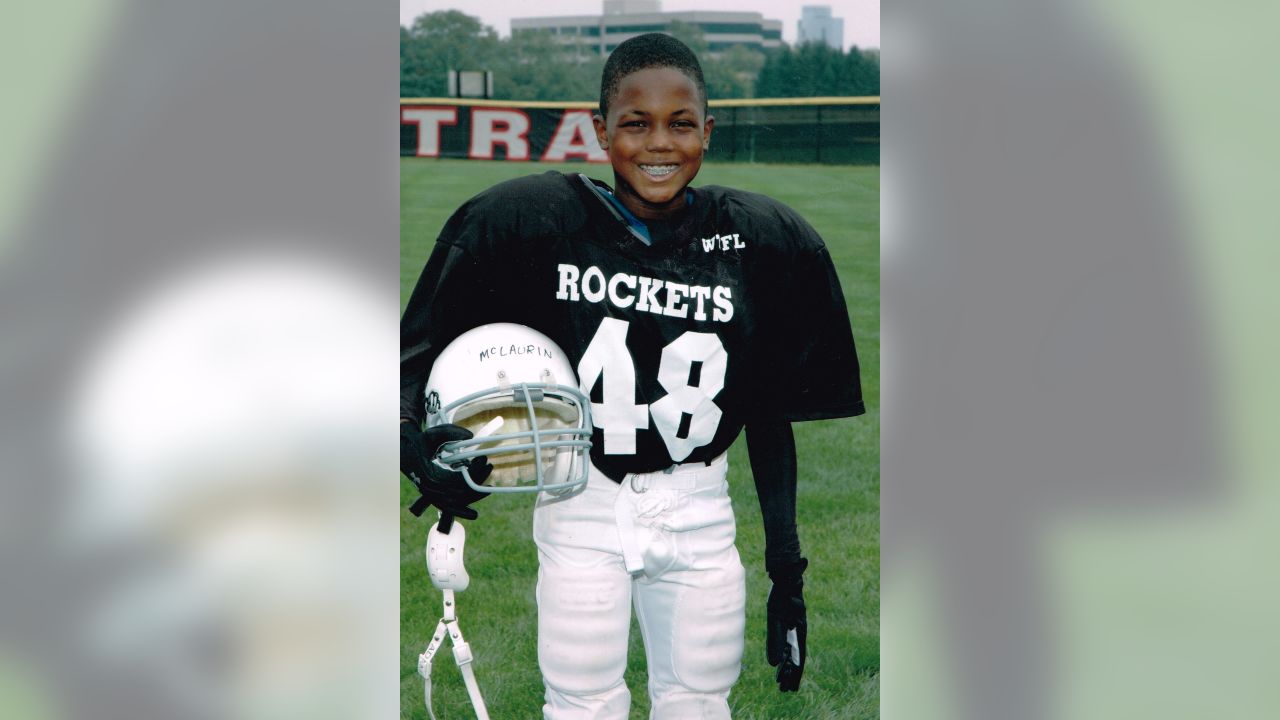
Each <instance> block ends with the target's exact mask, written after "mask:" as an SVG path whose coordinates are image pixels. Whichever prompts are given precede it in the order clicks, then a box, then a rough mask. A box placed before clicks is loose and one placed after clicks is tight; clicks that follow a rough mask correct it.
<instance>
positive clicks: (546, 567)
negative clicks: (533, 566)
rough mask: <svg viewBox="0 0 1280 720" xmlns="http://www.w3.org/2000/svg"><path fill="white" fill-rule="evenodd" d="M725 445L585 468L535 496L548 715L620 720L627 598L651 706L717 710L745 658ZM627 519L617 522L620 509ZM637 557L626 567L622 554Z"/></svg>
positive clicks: (710, 716)
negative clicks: (673, 459) (687, 460)
mask: <svg viewBox="0 0 1280 720" xmlns="http://www.w3.org/2000/svg"><path fill="white" fill-rule="evenodd" d="M727 471H728V463H727V461H726V460H725V458H724V457H723V456H722V457H720V458H718V459H717V460H716V461H714V462H713V463H712V464H711V465H709V466H707V465H703V464H701V463H697V464H688V465H681V466H678V467H676V468H675V469H674V470H673V471H672V472H670V473H663V472H657V473H647V474H643V475H634V476H632V475H628V476H627V478H626V479H625V480H624V481H623V483H622V484H621V486H620V485H619V484H618V483H615V482H613V481H612V480H610V479H609V478H608V477H606V476H605V475H604V474H602V473H600V472H599V471H597V470H596V469H595V468H594V467H592V468H591V474H590V479H589V480H588V482H587V484H586V485H585V486H584V487H583V488H581V489H580V491H578V492H576V493H574V494H572V495H569V496H564V497H555V496H552V495H548V494H545V493H544V494H543V495H541V496H539V499H538V505H537V508H536V509H535V510H534V523H533V528H534V530H533V535H534V540H535V541H536V542H537V545H538V560H539V566H538V662H539V664H540V665H541V667H542V675H543V681H544V682H545V684H546V705H544V706H543V715H544V717H545V718H546V719H547V720H615V719H617V720H625V719H626V718H627V713H628V710H629V708H630V704H631V698H630V694H629V692H628V691H627V687H626V684H625V683H624V682H623V672H624V671H625V669H626V656H627V632H628V629H629V628H630V623H631V612H630V609H631V605H632V603H633V602H634V605H635V610H636V617H637V619H638V621H639V624H640V630H641V634H642V635H643V638H644V644H645V655H646V658H647V659H648V667H649V696H650V698H651V700H652V708H653V709H652V711H651V713H650V718H653V719H654V720H693V719H695V718H696V719H707V720H721V719H723V718H728V717H729V705H728V696H729V689H730V688H731V687H732V686H733V683H734V682H736V681H737V679H738V673H739V671H740V670H741V663H742V646H743V632H744V626H745V622H746V616H745V607H746V605H745V600H746V588H745V579H744V573H743V570H742V562H741V560H740V559H739V558H738V549H737V548H736V547H735V546H734V544H733V540H734V532H735V523H734V517H733V508H732V506H731V504H730V502H729V495H728V484H727V483H726V482H725V474H726V472H727ZM620 518H621V519H622V522H619V519H620ZM627 557H631V558H633V559H635V558H638V559H639V562H638V563H637V564H638V565H639V566H641V567H642V569H639V570H638V571H637V572H635V573H629V572H628V571H627V568H626V559H625V558H627Z"/></svg>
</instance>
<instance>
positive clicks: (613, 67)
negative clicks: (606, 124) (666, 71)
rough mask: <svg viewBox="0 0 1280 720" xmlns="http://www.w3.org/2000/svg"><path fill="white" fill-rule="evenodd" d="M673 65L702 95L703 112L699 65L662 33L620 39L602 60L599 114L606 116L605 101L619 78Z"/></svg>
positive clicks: (703, 91)
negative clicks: (607, 56) (616, 45)
mask: <svg viewBox="0 0 1280 720" xmlns="http://www.w3.org/2000/svg"><path fill="white" fill-rule="evenodd" d="M664 67H669V68H674V69H676V70H679V71H680V72H682V73H684V74H685V75H687V76H688V77H689V79H690V80H692V81H693V84H694V85H695V86H696V87H697V88H698V94H699V95H701V96H702V113H703V114H704V115H705V114H706V113H707V83H706V81H705V80H703V79H702V65H701V64H699V63H698V56H697V55H694V54H693V51H692V50H690V49H689V46H688V45H685V44H684V43H682V42H680V41H679V40H677V39H675V38H673V37H671V36H670V35H667V34H664V33H645V34H644V35H637V36H635V37H633V38H631V39H629V40H626V41H623V43H622V44H621V45H619V46H618V47H617V49H616V50H614V51H613V54H611V55H610V56H609V59H608V60H607V61H605V64H604V73H603V74H602V75H601V76H600V115H601V116H603V117H608V116H609V100H610V99H611V98H613V96H614V95H617V94H618V85H620V84H622V78H624V77H626V76H628V75H630V74H631V73H634V72H639V71H641V70H648V69H649V68H664Z"/></svg>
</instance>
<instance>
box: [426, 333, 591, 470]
mask: <svg viewBox="0 0 1280 720" xmlns="http://www.w3.org/2000/svg"><path fill="white" fill-rule="evenodd" d="M577 384H578V381H577V377H576V376H575V374H574V372H573V368H572V366H570V365H569V360H568V359H567V358H566V357H565V355H564V352H563V351H561V350H560V347H559V346H558V345H556V344H555V343H554V342H552V341H551V339H550V338H548V337H547V336H546V335H543V334H542V333H540V332H538V331H537V330H534V329H532V328H528V327H525V326H523V325H515V324H512V323H494V324H491V325H481V326H480V327H477V328H474V329H472V330H469V331H467V332H465V333H463V334H462V335H460V336H458V338H457V339H456V340H454V341H453V342H451V343H449V346H448V347H446V348H445V349H444V351H443V352H442V353H440V356H439V357H438V358H436V362H435V365H433V366H432V367H431V375H430V377H428V378H427V388H426V404H427V427H434V426H437V425H444V424H447V423H453V424H456V425H461V426H462V427H465V428H467V429H468V430H470V431H471V432H472V433H473V435H474V436H473V437H472V438H471V439H468V440H459V441H456V442H448V443H445V444H444V445H442V446H441V448H440V451H439V452H437V454H436V457H435V459H434V461H435V462H436V464H438V465H440V466H442V467H453V466H456V465H458V464H459V463H465V462H466V461H468V460H470V459H472V458H475V457H479V456H481V455H484V456H487V457H488V460H489V462H490V463H491V464H492V465H493V473H492V475H490V478H489V481H488V483H487V484H484V485H480V484H478V483H476V482H475V481H473V480H472V479H471V474H470V473H469V472H468V471H467V469H466V466H465V464H464V465H463V466H462V476H463V477H464V478H465V479H466V481H467V484H468V485H470V486H471V487H472V488H474V489H476V490H479V491H481V492H495V493H501V492H538V491H541V490H548V491H564V490H567V489H569V488H572V487H576V486H578V485H581V484H583V483H585V482H586V481H587V465H588V463H589V459H588V456H587V453H588V452H589V451H590V449H591V430H592V426H591V402H590V400H589V399H588V398H587V396H586V395H584V394H583V393H582V391H581V390H579V389H578V387H577Z"/></svg>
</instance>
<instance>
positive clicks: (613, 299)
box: [556, 236, 733, 322]
mask: <svg viewBox="0 0 1280 720" xmlns="http://www.w3.org/2000/svg"><path fill="white" fill-rule="evenodd" d="M729 238H730V239H731V240H732V238H733V236H729ZM556 273H557V276H558V281H557V284H556V299H557V300H567V301H568V302H580V301H581V300H583V299H585V300H586V301H587V302H590V303H598V302H604V301H605V300H606V299H607V300H608V302H609V304H610V305H613V306H614V307H618V308H623V309H626V308H629V307H631V306H632V305H635V309H636V310H638V311H639V312H648V313H653V314H654V315H665V316H667V317H674V318H687V317H689V310H690V309H692V310H693V319H694V320H699V321H706V319H707V300H711V302H712V304H714V305H715V307H714V308H713V309H712V312H711V319H712V320H714V321H715V322H729V321H730V320H732V319H733V291H732V290H730V289H729V288H728V287H725V286H723V285H717V286H715V287H714V288H712V287H708V286H706V285H685V284H684V283H678V282H671V281H667V280H658V279H656V278H651V277H645V276H644V275H628V274H626V273H615V274H614V275H613V276H612V277H610V278H608V279H605V275H604V271H602V270H601V269H600V268H598V267H596V266H595V265H592V266H591V267H588V268H587V269H586V271H585V272H584V271H582V270H580V269H579V268H578V266H577V265H571V264H568V263H560V264H559V265H557V266H556ZM663 288H666V299H665V301H663V300H660V299H659V297H658V293H659V292H661V291H662V290H663ZM628 291H630V292H628Z"/></svg>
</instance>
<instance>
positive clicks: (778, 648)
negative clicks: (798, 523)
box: [765, 558, 809, 692]
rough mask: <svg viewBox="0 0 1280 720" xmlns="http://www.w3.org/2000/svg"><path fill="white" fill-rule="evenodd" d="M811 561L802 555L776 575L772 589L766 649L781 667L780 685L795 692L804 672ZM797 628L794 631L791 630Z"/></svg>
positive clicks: (786, 690) (784, 689)
mask: <svg viewBox="0 0 1280 720" xmlns="http://www.w3.org/2000/svg"><path fill="white" fill-rule="evenodd" d="M808 566H809V561H808V560H805V559H803V558H801V560H800V563H799V564H798V565H797V566H796V568H795V569H794V570H793V571H792V572H788V573H786V574H785V575H783V574H782V573H778V574H775V575H773V576H772V577H773V589H772V590H770V591H769V603H768V606H767V611H768V619H767V621H766V625H767V628H768V636H767V638H766V642H765V653H766V655H767V656H768V658H769V664H770V665H773V666H775V667H777V668H778V689H779V690H781V691H782V692H795V691H796V690H798V689H799V688H800V676H801V675H803V674H804V658H805V635H807V634H808V623H807V622H806V620H805V611H804V579H803V574H804V570H805V568H806V567H808ZM793 631H794V635H792V632H793Z"/></svg>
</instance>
